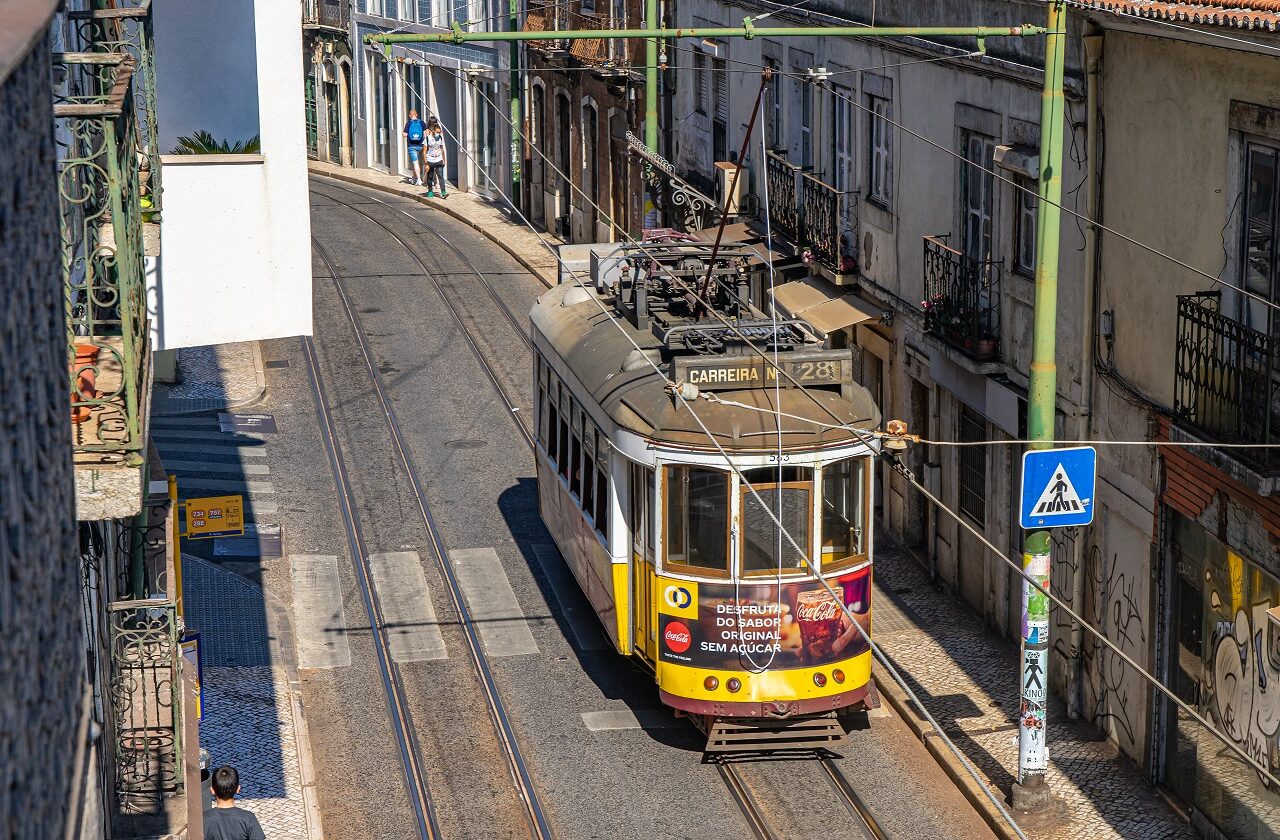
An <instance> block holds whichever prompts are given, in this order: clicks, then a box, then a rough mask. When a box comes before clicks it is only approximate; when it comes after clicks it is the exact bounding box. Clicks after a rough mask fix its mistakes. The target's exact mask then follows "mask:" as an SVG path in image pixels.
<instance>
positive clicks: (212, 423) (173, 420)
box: [151, 416, 218, 431]
mask: <svg viewBox="0 0 1280 840" xmlns="http://www.w3.org/2000/svg"><path fill="white" fill-rule="evenodd" d="M151 426H152V430H153V431H163V430H165V429H169V428H172V427H175V426H181V427H183V428H197V429H200V428H204V429H213V430H217V429H218V418H217V417H208V416H200V417H156V418H154V419H153V420H152V421H151Z"/></svg>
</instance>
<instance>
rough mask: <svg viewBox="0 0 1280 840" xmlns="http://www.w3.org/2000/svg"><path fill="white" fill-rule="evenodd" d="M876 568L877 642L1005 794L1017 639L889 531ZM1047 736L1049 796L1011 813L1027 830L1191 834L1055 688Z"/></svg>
mask: <svg viewBox="0 0 1280 840" xmlns="http://www.w3.org/2000/svg"><path fill="white" fill-rule="evenodd" d="M875 569H876V576H875V587H876V591H875V596H876V600H874V602H873V603H875V608H874V609H875V618H874V623H873V630H874V633H875V638H876V641H877V643H878V644H879V645H880V648H881V649H882V650H883V651H884V652H885V654H887V655H888V656H889V657H890V658H891V659H892V660H893V662H894V664H895V666H896V667H897V668H898V669H899V670H900V672H901V673H902V674H903V675H904V676H905V677H906V679H907V680H908V682H909V684H910V685H911V689H912V691H914V692H916V694H917V696H919V697H920V699H921V700H922V701H923V702H924V704H925V707H926V708H928V709H929V711H930V713H932V714H933V715H934V717H936V718H937V719H938V722H939V723H940V724H942V726H943V728H944V729H945V730H946V733H947V735H948V736H949V737H950V738H951V739H952V740H953V741H955V743H956V745H957V746H958V747H959V748H960V750H961V751H962V752H963V753H964V754H965V756H966V757H967V758H968V759H969V760H970V761H971V762H973V764H974V765H975V766H976V767H977V768H978V769H979V771H981V773H982V774H983V775H984V777H985V780H986V782H987V783H988V784H990V785H992V786H993V787H994V788H995V789H996V790H997V791H998V793H999V794H1000V795H1002V796H1003V797H1004V798H1005V800H1006V802H1007V800H1008V796H1009V793H1010V790H1011V786H1012V785H1013V782H1014V781H1015V779H1016V777H1017V770H1018V720H1017V709H1018V702H1019V698H1018V690H1017V681H1016V674H1017V656H1018V649H1017V648H1016V647H1015V646H1014V645H1013V643H1012V642H1009V641H1006V640H1004V639H1001V638H999V637H998V636H996V635H995V634H994V633H993V632H991V631H989V630H987V629H986V628H984V627H983V626H982V623H981V622H980V621H979V620H978V619H977V618H976V617H975V616H974V615H973V614H972V613H970V612H968V611H967V610H966V609H964V608H963V607H961V606H960V605H959V604H958V603H957V602H956V601H955V600H954V599H952V598H951V597H949V596H948V595H946V594H944V593H943V592H942V591H940V590H939V589H937V588H936V587H935V586H934V585H933V584H932V583H931V582H930V580H929V576H928V574H927V572H926V571H925V570H924V569H923V568H922V567H921V566H920V564H919V563H918V562H916V561H915V560H914V559H913V558H912V557H911V556H909V555H908V554H907V553H906V552H905V551H903V550H902V549H900V548H898V546H897V545H895V544H894V543H893V542H892V541H891V540H889V539H887V538H882V539H880V540H879V541H878V543H877V551H876V566H875ZM1048 743H1049V773H1048V781H1049V784H1050V785H1051V787H1052V790H1053V800H1054V801H1053V804H1052V806H1051V807H1050V808H1049V810H1048V811H1047V812H1046V813H1043V814H1034V815H1031V814H1017V813H1015V815H1014V816H1015V817H1016V818H1017V820H1018V824H1019V825H1020V826H1021V828H1022V829H1023V831H1025V832H1026V833H1027V835H1028V836H1029V837H1033V838H1037V840H1050V838H1053V839H1054V840H1056V838H1061V840H1067V838H1082V837H1083V838H1091V840H1092V838H1125V840H1165V839H1166V838H1192V837H1195V834H1194V832H1193V831H1192V830H1191V827H1190V826H1189V825H1187V824H1186V823H1185V822H1183V821H1182V820H1181V819H1179V818H1178V817H1177V816H1176V815H1175V814H1174V812H1173V811H1172V810H1171V809H1170V808H1169V807H1168V806H1167V805H1166V804H1165V803H1164V802H1163V801H1162V800H1161V799H1160V797H1159V796H1158V795H1157V794H1156V793H1155V792H1154V791H1153V790H1152V789H1151V788H1150V787H1149V786H1148V785H1147V784H1146V783H1145V782H1144V781H1143V780H1142V778H1141V777H1140V776H1139V774H1138V771H1137V769H1136V768H1135V767H1133V765H1132V764H1131V763H1129V762H1128V761H1127V760H1125V759H1123V758H1121V757H1120V756H1119V755H1118V753H1117V751H1116V749H1115V747H1113V746H1112V745H1111V744H1110V743H1109V742H1107V741H1106V740H1105V739H1103V738H1102V737H1101V736H1100V735H1099V734H1098V732H1097V730H1096V729H1094V728H1093V727H1092V726H1090V725H1089V724H1087V723H1085V722H1083V721H1079V720H1076V721H1072V720H1068V719H1067V716H1066V707H1065V706H1064V705H1063V704H1062V702H1061V701H1060V700H1058V699H1057V697H1056V696H1053V697H1052V699H1051V702H1050V705H1049V730H1048Z"/></svg>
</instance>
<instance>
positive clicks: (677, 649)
mask: <svg viewBox="0 0 1280 840" xmlns="http://www.w3.org/2000/svg"><path fill="white" fill-rule="evenodd" d="M662 639H663V641H665V642H666V643H667V649H668V650H670V651H671V652H672V653H684V652H685V651H686V650H688V649H689V645H691V644H693V634H692V633H690V632H689V628H688V627H686V626H685V625H684V624H683V623H682V622H679V621H673V622H671V623H670V624H668V625H667V629H666V631H665V632H664V633H663V634H662Z"/></svg>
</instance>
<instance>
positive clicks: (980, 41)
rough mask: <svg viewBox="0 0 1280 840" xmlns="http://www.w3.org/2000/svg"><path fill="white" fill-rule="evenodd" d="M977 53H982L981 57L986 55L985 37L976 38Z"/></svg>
mask: <svg viewBox="0 0 1280 840" xmlns="http://www.w3.org/2000/svg"><path fill="white" fill-rule="evenodd" d="M978 52H980V53H982V54H983V55H986V54H987V36H986V35H979V36H978Z"/></svg>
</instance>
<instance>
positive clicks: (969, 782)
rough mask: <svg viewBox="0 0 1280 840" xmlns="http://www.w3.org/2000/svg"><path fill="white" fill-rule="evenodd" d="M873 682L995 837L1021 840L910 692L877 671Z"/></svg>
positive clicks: (873, 676) (873, 675) (1006, 839)
mask: <svg viewBox="0 0 1280 840" xmlns="http://www.w3.org/2000/svg"><path fill="white" fill-rule="evenodd" d="M871 679H872V680H874V681H875V684H876V689H877V690H878V691H879V692H880V696H881V697H883V698H884V699H885V700H888V701H889V705H890V706H892V707H893V710H894V711H895V712H897V713H898V717H899V718H901V719H902V721H903V723H905V724H906V725H907V727H908V728H909V729H910V730H911V732H912V733H913V734H914V735H915V736H916V737H917V738H919V739H920V742H921V743H922V744H924V748H925V749H926V750H928V751H929V754H930V755H931V756H933V760H934V761H936V762H937V764H938V766H939V767H940V768H941V769H942V772H944V773H946V774H947V778H949V779H951V782H952V784H954V785H955V786H956V787H957V788H959V790H960V793H962V794H963V795H964V798H965V799H967V800H969V804H970V805H972V806H973V809H974V810H975V811H977V812H978V816H980V817H982V820H983V822H985V823H986V824H987V827H988V828H990V829H991V831H992V833H993V834H995V835H996V837H999V838H1000V840H1019V838H1018V835H1017V833H1016V832H1015V831H1014V830H1013V828H1012V826H1010V825H1009V823H1008V821H1007V820H1005V818H1004V815H1003V814H1001V813H1000V812H999V811H998V810H996V808H995V806H994V805H992V804H991V799H990V797H988V796H987V794H986V792H985V791H983V789H982V788H981V787H980V786H979V785H978V783H977V781H975V780H974V778H973V776H971V775H969V771H968V770H966V769H965V767H964V765H963V764H961V763H960V761H959V759H957V758H956V756H955V753H953V752H952V751H951V748H950V747H948V746H947V745H946V744H944V743H941V742H940V741H941V739H939V738H938V733H937V731H936V730H934V728H933V726H932V725H931V724H930V723H929V722H928V721H927V720H925V719H924V718H922V717H921V716H920V715H919V713H918V712H916V711H915V709H914V708H912V703H911V699H910V698H909V697H907V694H906V692H904V691H903V690H902V689H901V688H899V687H898V684H897V683H895V682H894V681H893V680H891V679H886V678H883V677H882V676H881V675H880V672H879V671H877V670H875V669H873V670H872V672H871Z"/></svg>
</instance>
